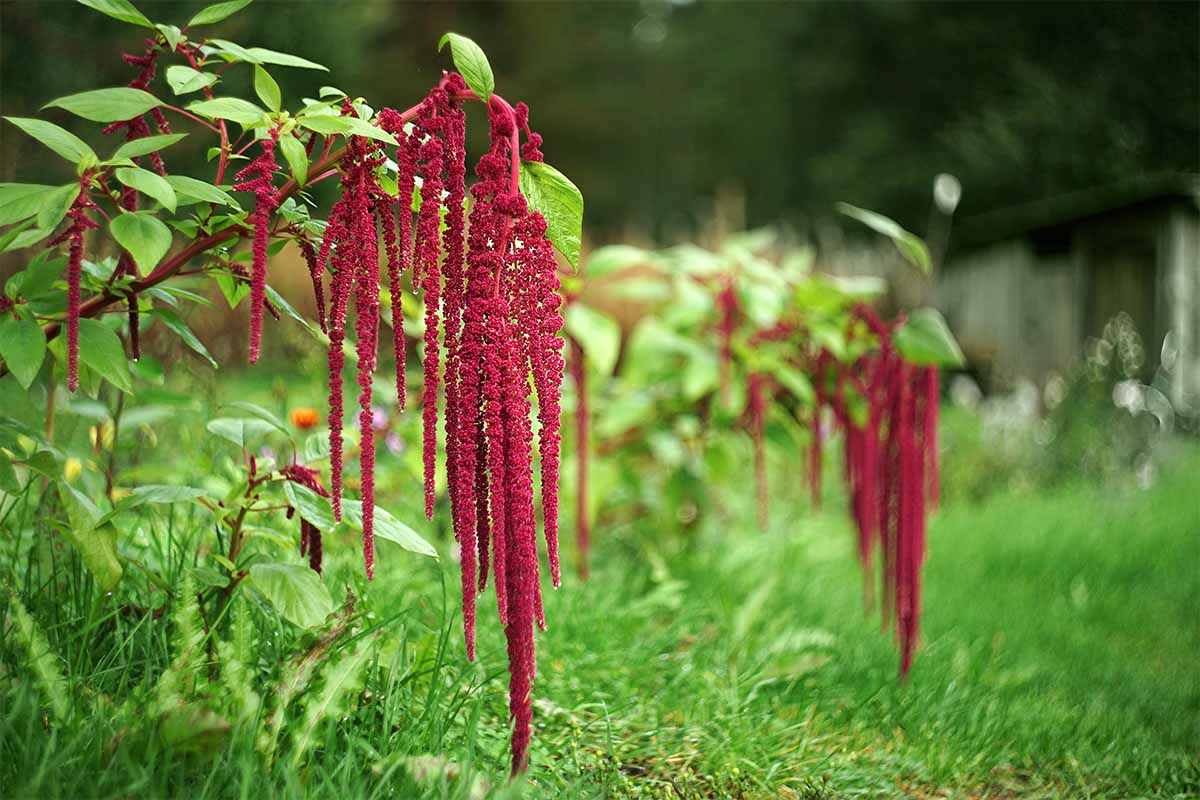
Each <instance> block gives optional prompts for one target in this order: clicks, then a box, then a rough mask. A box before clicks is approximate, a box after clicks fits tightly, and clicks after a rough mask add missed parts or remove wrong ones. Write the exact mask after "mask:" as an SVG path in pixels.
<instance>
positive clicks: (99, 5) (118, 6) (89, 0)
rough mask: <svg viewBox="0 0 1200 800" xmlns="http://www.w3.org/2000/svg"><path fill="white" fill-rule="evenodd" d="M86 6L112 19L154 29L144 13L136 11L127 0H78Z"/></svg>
mask: <svg viewBox="0 0 1200 800" xmlns="http://www.w3.org/2000/svg"><path fill="white" fill-rule="evenodd" d="M78 2H79V3H81V4H82V5H85V6H87V7H88V8H94V9H96V10H97V11H99V12H100V13H101V14H107V15H108V16H110V17H112V18H113V19H119V20H121V22H128V23H129V24H131V25H141V26H142V27H143V28H150V29H151V30H153V29H154V23H153V22H151V21H150V20H149V19H147V18H146V15H145V14H143V13H142V12H140V11H138V10H137V8H136V7H135V6H134V5H133V3H131V2H129V0H78Z"/></svg>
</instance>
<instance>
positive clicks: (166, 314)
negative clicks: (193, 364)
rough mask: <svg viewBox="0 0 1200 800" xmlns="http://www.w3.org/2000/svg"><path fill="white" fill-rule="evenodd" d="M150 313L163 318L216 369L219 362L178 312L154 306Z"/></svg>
mask: <svg viewBox="0 0 1200 800" xmlns="http://www.w3.org/2000/svg"><path fill="white" fill-rule="evenodd" d="M148 313H149V314H150V315H152V316H154V317H156V318H158V319H160V320H162V323H163V324H164V325H166V326H167V327H168V328H170V329H171V330H172V331H174V332H175V335H176V336H178V337H179V338H180V339H182V340H183V343H184V344H186V345H187V346H188V347H190V348H191V349H192V350H193V351H194V352H195V353H197V354H198V355H199V356H200V357H201V358H203V359H204V360H205V361H207V362H208V363H209V364H211V365H212V366H213V368H214V369H215V368H216V366H217V362H216V360H215V359H214V358H213V357H212V355H211V354H210V353H209V352H208V348H207V347H205V346H204V343H203V342H201V341H200V340H199V339H198V338H196V334H194V333H192V329H191V328H189V327H188V326H187V323H186V322H184V321H183V320H182V319H180V318H179V315H178V314H176V313H175V312H174V311H172V310H171V309H169V308H153V309H150V311H149V312H148Z"/></svg>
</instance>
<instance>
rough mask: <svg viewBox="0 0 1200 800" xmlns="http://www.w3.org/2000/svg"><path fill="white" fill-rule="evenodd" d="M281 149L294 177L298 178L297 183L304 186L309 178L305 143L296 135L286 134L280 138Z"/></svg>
mask: <svg viewBox="0 0 1200 800" xmlns="http://www.w3.org/2000/svg"><path fill="white" fill-rule="evenodd" d="M279 149H280V150H282V151H283V157H284V158H285V159H286V160H287V162H288V168H289V169H290V170H291V171H292V177H293V178H295V179H296V183H298V184H299V185H301V186H303V185H304V182H305V181H306V180H308V152H307V151H306V150H305V149H304V144H303V143H301V141H300V140H299V139H297V138H296V137H295V136H284V137H283V138H282V139H280V140H279Z"/></svg>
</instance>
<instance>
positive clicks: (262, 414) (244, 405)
mask: <svg viewBox="0 0 1200 800" xmlns="http://www.w3.org/2000/svg"><path fill="white" fill-rule="evenodd" d="M221 408H223V409H224V408H236V409H237V410H238V411H245V412H246V413H247V414H249V415H250V416H252V417H254V418H255V419H261V420H262V421H263V422H266V423H268V424H270V426H271V427H273V428H274V429H275V430H277V431H279V432H280V433H282V434H284V435H285V436H288V435H290V432H289V431H288V427H287V425H284V424H283V420H281V419H280V418H279V417H278V416H277V415H275V414H273V413H271V412H270V411H268V410H267V409H265V408H263V407H262V406H260V405H257V404H255V403H250V402H247V401H246V400H235V401H234V402H232V403H223V404H222V405H221Z"/></svg>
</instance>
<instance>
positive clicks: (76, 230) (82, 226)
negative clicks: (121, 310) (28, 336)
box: [48, 170, 136, 392]
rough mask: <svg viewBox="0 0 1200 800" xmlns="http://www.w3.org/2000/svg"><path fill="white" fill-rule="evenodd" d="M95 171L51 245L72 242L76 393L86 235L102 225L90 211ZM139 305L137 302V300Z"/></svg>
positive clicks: (72, 381) (70, 346) (70, 343)
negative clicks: (65, 224)
mask: <svg viewBox="0 0 1200 800" xmlns="http://www.w3.org/2000/svg"><path fill="white" fill-rule="evenodd" d="M93 174H94V173H93V171H92V170H85V171H84V173H83V174H82V175H80V176H79V194H78V195H76V196H75V200H74V202H72V203H71V208H70V210H69V211H67V217H68V218H69V219H70V220H71V223H70V224H69V225H68V226H67V228H66V229H65V230H64V231H63V232H62V233H61V234H59V235H58V236H57V237H56V238H55V239H54V240H52V241H51V242H50V244H49V245H48V246H49V247H54V246H56V245H59V244H61V243H62V242H67V243H68V255H67V388H68V389H70V390H71V391H72V392H73V391H75V390H76V389H77V388H78V387H79V303H80V283H81V280H82V277H83V235H84V234H85V233H86V232H87V231H89V230H91V229H93V228H98V227H99V225H97V224H96V222H95V221H94V220H93V219H92V218H91V217H90V216H88V210H89V209H93V208H95V207H96V204H95V203H94V202H93V201H92V199H91V198H90V197H88V188H89V186H90V185H91V182H92V175H93ZM135 302H136V301H135Z"/></svg>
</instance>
